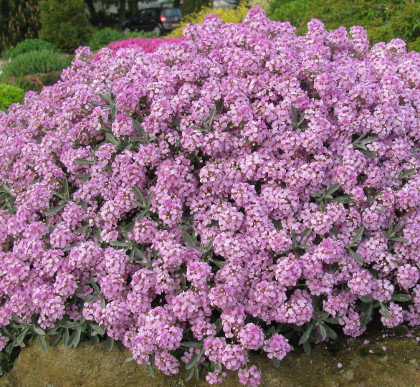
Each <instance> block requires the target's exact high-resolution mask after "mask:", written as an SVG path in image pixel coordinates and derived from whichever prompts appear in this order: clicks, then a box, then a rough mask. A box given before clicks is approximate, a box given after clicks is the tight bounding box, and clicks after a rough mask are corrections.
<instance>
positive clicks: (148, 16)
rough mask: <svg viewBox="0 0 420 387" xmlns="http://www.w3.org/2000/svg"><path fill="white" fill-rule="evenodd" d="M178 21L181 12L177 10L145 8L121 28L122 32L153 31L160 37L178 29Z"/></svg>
mask: <svg viewBox="0 0 420 387" xmlns="http://www.w3.org/2000/svg"><path fill="white" fill-rule="evenodd" d="M180 21H181V10H180V9H179V8H146V9H141V10H140V11H138V12H137V13H136V14H135V15H134V16H132V17H130V18H129V19H127V20H126V21H125V22H124V23H123V25H122V28H123V31H124V32H131V31H134V30H138V31H153V32H156V33H157V34H158V35H162V34H163V33H165V32H170V31H172V30H173V29H175V28H177V27H179V26H180Z"/></svg>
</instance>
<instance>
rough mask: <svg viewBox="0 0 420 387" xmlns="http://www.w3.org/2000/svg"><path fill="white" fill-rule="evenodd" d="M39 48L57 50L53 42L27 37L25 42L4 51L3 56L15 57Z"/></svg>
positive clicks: (6, 57) (7, 57)
mask: <svg viewBox="0 0 420 387" xmlns="http://www.w3.org/2000/svg"><path fill="white" fill-rule="evenodd" d="M39 50H50V51H56V50H57V48H56V47H55V46H54V45H53V44H52V43H50V42H45V41H43V40H40V39H25V40H24V41H23V42H20V43H18V44H17V45H16V46H14V47H11V48H9V49H8V50H6V51H5V52H3V55H2V57H3V59H13V58H16V57H17V56H18V55H22V54H25V53H26V52H30V51H39Z"/></svg>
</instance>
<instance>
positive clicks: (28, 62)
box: [2, 50, 71, 78]
mask: <svg viewBox="0 0 420 387" xmlns="http://www.w3.org/2000/svg"><path fill="white" fill-rule="evenodd" d="M70 62H71V60H70V58H64V57H62V56H61V55H60V54H58V53H57V52H55V51H51V50H40V51H30V52H27V53H24V54H21V55H18V56H17V57H16V58H14V59H13V60H12V61H11V62H8V63H6V64H5V65H4V66H3V69H2V70H3V74H2V76H3V77H5V78H8V77H21V76H23V75H26V74H37V73H49V72H50V71H55V70H61V69H64V68H65V67H67V66H69V65H70Z"/></svg>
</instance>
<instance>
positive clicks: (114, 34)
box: [89, 28, 125, 51]
mask: <svg viewBox="0 0 420 387" xmlns="http://www.w3.org/2000/svg"><path fill="white" fill-rule="evenodd" d="M123 39H125V35H124V33H123V32H122V31H118V30H115V29H113V28H103V29H102V30H99V31H96V32H95V33H94V35H93V37H92V39H91V40H90V41H89V46H90V48H91V49H92V50H94V51H96V50H99V49H100V48H101V47H105V46H107V45H108V44H109V43H112V42H118V41H119V40H123Z"/></svg>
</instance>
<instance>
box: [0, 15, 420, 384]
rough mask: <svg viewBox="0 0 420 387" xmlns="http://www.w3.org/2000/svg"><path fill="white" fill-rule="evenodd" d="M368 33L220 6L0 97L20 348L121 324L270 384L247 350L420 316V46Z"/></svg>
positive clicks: (154, 359) (248, 380)
mask: <svg viewBox="0 0 420 387" xmlns="http://www.w3.org/2000/svg"><path fill="white" fill-rule="evenodd" d="M350 34H351V37H349V36H348V34H347V31H346V30H345V29H344V28H340V29H338V30H336V31H333V32H327V31H325V29H324V27H323V24H322V23H321V22H320V21H319V20H312V21H311V22H310V23H309V31H308V33H307V34H306V35H305V36H300V37H297V36H296V35H295V29H294V27H292V26H291V25H290V24H289V23H288V22H286V23H280V22H272V21H270V20H268V19H267V18H266V17H265V15H264V14H263V12H262V11H261V9H259V8H253V9H251V10H250V11H249V14H248V16H247V18H246V19H245V20H244V22H243V23H241V24H231V23H227V24H222V23H221V21H220V19H218V18H217V17H215V16H214V15H209V16H208V17H207V18H206V21H205V23H204V24H203V25H190V26H188V28H186V30H185V38H186V39H185V40H183V41H179V42H178V43H177V44H176V45H171V44H165V45H161V46H160V47H158V48H157V50H156V51H155V52H154V53H153V54H151V53H150V54H149V53H144V52H143V50H142V49H141V48H136V47H131V48H122V49H120V50H119V51H117V52H116V53H113V52H112V51H111V50H109V49H103V50H102V51H101V52H100V55H99V56H98V58H97V60H95V61H92V59H91V53H90V52H89V50H88V49H87V48H80V49H78V51H77V55H76V58H75V60H74V62H73V64H72V66H71V67H70V68H68V69H66V70H65V71H64V72H63V76H62V77H63V80H62V81H61V82H59V83H57V84H56V85H54V86H52V87H46V88H44V89H43V90H42V92H41V93H40V94H39V95H37V94H35V93H33V92H30V93H27V94H26V97H25V103H24V105H22V106H19V105H15V106H13V107H12V109H11V111H10V112H9V113H8V114H5V113H0V114H1V116H0V160H1V162H0V184H1V189H0V208H1V209H0V214H1V216H0V259H1V262H2V266H1V272H0V293H1V306H0V326H1V328H0V331H1V338H0V342H1V347H2V348H4V349H3V355H2V356H6V355H5V354H7V353H11V352H13V348H15V347H19V346H22V345H25V343H27V342H28V340H29V338H31V337H33V338H36V337H39V338H40V341H41V343H42V345H43V346H44V347H45V348H47V345H46V344H47V342H46V341H47V340H49V341H51V344H57V343H58V342H62V341H63V342H64V344H65V345H66V346H72V347H74V346H76V345H77V343H78V342H79V341H80V340H81V339H84V338H89V337H90V338H92V339H93V340H96V341H97V340H98V339H99V338H98V337H100V336H103V335H105V334H106V336H107V337H108V339H109V343H110V345H112V342H113V340H119V341H121V342H122V343H123V344H124V345H125V346H126V347H127V348H129V349H130V350H131V352H132V354H133V358H134V360H135V361H137V362H138V363H140V364H148V366H149V369H150V372H151V373H152V374H153V373H154V369H155V368H158V369H159V370H161V371H162V372H163V373H165V374H173V373H177V372H178V369H179V367H181V366H182V364H183V365H184V366H185V367H186V369H187V379H190V378H192V377H194V376H196V377H198V376H200V375H202V376H204V375H205V377H206V379H207V381H208V382H209V383H216V382H219V381H221V380H222V379H223V377H224V376H225V370H235V371H237V372H238V374H239V379H240V382H241V383H242V384H245V385H250V386H256V385H258V384H259V383H260V372H259V370H258V369H257V367H255V366H254V365H251V364H250V362H249V358H248V355H249V353H250V352H251V351H258V352H264V353H266V354H267V356H268V357H269V358H270V359H272V360H273V362H274V364H275V365H277V366H278V365H279V362H280V361H281V359H283V358H284V356H286V354H287V352H288V351H290V350H291V348H292V347H291V345H295V346H297V345H303V346H304V349H305V350H306V351H307V352H309V351H310V349H311V345H310V343H314V342H317V341H323V340H328V339H334V338H335V337H336V335H337V332H338V331H339V330H342V331H343V332H344V333H345V334H346V335H350V336H353V337H355V336H359V335H361V334H362V333H363V332H364V331H365V329H366V326H367V325H368V324H369V323H370V322H371V321H372V319H373V318H374V317H375V315H376V316H378V317H380V319H381V321H382V323H383V325H384V326H386V327H395V326H397V325H399V324H401V323H403V322H404V323H407V324H409V325H411V326H418V325H419V319H420V313H419V312H420V286H419V285H418V279H419V269H418V265H419V254H418V251H419V249H420V238H419V235H420V209H419V202H420V192H419V188H420V173H419V172H418V171H419V162H420V159H419V153H418V151H419V138H420V132H419V127H420V126H419V116H418V110H417V109H418V91H417V89H416V85H418V82H419V78H418V74H419V73H418V71H417V66H418V62H419V54H418V53H416V52H410V53H407V52H406V50H405V44H404V42H403V41H401V40H398V39H396V40H393V41H391V42H390V43H389V44H385V43H378V44H375V45H374V46H373V47H370V45H369V42H368V40H367V39H366V31H364V30H363V29H362V28H361V27H353V28H351V29H350Z"/></svg>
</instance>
